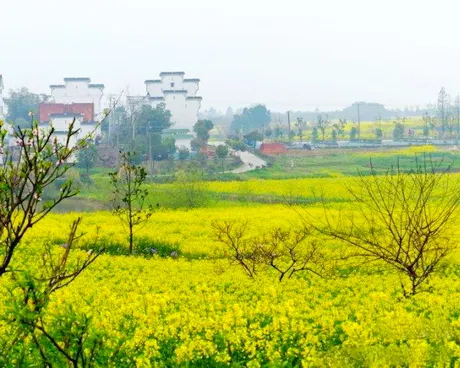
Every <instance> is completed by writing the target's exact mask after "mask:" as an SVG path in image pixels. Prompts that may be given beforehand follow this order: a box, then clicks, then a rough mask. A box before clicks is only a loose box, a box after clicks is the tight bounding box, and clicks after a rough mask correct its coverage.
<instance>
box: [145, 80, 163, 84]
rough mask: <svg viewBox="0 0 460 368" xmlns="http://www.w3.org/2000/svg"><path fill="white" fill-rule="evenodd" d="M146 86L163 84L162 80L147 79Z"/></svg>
mask: <svg viewBox="0 0 460 368" xmlns="http://www.w3.org/2000/svg"><path fill="white" fill-rule="evenodd" d="M144 83H145V84H153V83H161V79H147V80H146V81H145V82H144Z"/></svg>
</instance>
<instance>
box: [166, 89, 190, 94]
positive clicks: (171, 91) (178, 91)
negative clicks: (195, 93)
mask: <svg viewBox="0 0 460 368" xmlns="http://www.w3.org/2000/svg"><path fill="white" fill-rule="evenodd" d="M163 93H185V94H187V93H188V91H187V90H186V89H164V90H163Z"/></svg>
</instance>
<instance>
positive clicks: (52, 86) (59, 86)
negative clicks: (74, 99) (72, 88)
mask: <svg viewBox="0 0 460 368" xmlns="http://www.w3.org/2000/svg"><path fill="white" fill-rule="evenodd" d="M50 88H51V89H53V88H65V85H63V84H51V85H50Z"/></svg>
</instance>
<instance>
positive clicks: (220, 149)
mask: <svg viewBox="0 0 460 368" xmlns="http://www.w3.org/2000/svg"><path fill="white" fill-rule="evenodd" d="M216 156H217V158H219V159H220V162H221V163H222V172H224V171H225V158H226V157H227V156H228V147H227V146H224V145H223V144H221V145H219V146H217V148H216Z"/></svg>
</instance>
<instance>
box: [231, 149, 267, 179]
mask: <svg viewBox="0 0 460 368" xmlns="http://www.w3.org/2000/svg"><path fill="white" fill-rule="evenodd" d="M235 154H237V155H238V156H239V157H240V159H241V161H243V165H242V166H240V167H238V168H236V169H234V170H232V171H229V172H230V173H233V174H241V173H244V172H247V171H251V170H255V169H257V168H261V167H265V166H267V162H266V161H264V160H262V159H261V158H260V157H257V156H256V155H254V154H252V153H250V152H247V151H245V152H242V151H236V152H235Z"/></svg>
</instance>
